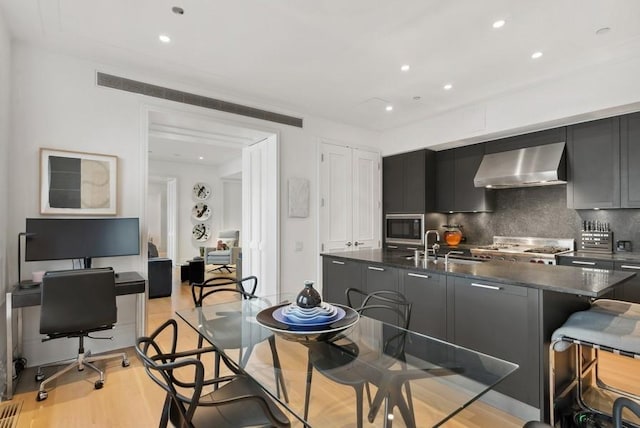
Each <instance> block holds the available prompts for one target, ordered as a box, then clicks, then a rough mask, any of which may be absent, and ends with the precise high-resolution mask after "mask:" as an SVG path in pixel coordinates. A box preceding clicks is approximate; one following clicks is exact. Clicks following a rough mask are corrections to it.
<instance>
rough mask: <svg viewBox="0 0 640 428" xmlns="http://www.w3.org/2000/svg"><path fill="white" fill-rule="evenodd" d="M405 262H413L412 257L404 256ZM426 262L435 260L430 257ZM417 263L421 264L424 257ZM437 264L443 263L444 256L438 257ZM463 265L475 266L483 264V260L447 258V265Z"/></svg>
mask: <svg viewBox="0 0 640 428" xmlns="http://www.w3.org/2000/svg"><path fill="white" fill-rule="evenodd" d="M406 259H407V260H414V256H406ZM427 260H429V261H432V262H433V261H435V259H434V258H433V257H432V256H431V257H429V258H428V259H427ZM418 261H419V262H423V261H424V257H423V256H420V260H418ZM438 262H439V263H444V256H438ZM454 263H455V264H463V265H477V264H479V263H484V260H476V259H468V258H466V259H462V258H458V257H449V264H454Z"/></svg>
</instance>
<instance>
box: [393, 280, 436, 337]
mask: <svg viewBox="0 0 640 428" xmlns="http://www.w3.org/2000/svg"><path fill="white" fill-rule="evenodd" d="M446 279H447V278H446V277H445V276H444V275H438V274H433V273H430V272H428V273H427V272H425V271H420V270H415V271H412V270H401V271H400V292H401V293H402V294H404V296H405V297H406V298H407V300H409V301H410V302H412V303H413V306H412V308H411V323H410V324H409V330H411V331H417V332H418V333H422V334H425V335H427V336H431V337H436V338H438V339H443V340H446V339H447V281H446Z"/></svg>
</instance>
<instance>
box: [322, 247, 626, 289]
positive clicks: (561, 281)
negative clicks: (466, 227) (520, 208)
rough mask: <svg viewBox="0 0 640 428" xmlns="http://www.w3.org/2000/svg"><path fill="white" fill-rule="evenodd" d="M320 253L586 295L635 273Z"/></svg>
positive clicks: (398, 255) (395, 254) (384, 254)
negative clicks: (424, 261)
mask: <svg viewBox="0 0 640 428" xmlns="http://www.w3.org/2000/svg"><path fill="white" fill-rule="evenodd" d="M321 255H322V256H330V257H335V258H342V259H348V260H356V261H361V262H370V263H376V264H382V265H386V266H390V267H396V268H402V269H411V270H419V271H427V272H433V273H441V274H446V275H452V276H459V277H464V278H473V279H479V280H485V281H492V282H499V283H504V284H511V285H520V286H524V287H533V288H537V289H542V290H550V291H556V292H560V293H569V294H575V295H581V296H588V297H601V296H602V295H604V294H605V293H607V292H608V291H610V290H612V289H613V287H614V286H616V285H618V284H621V283H623V282H625V281H626V280H628V279H629V278H632V277H633V276H635V273H631V272H622V271H613V270H605V269H593V268H580V267H574V266H550V265H542V264H535V263H513V262H507V261H497V260H496V261H493V260H491V261H487V262H480V263H474V264H463V263H455V259H449V265H448V266H447V267H446V269H445V265H444V258H442V257H441V258H439V259H438V261H437V262H434V261H433V260H432V259H429V260H428V261H427V262H426V263H423V262H419V263H418V265H416V264H415V262H414V261H413V260H408V259H407V257H406V253H400V252H397V251H386V250H380V249H378V250H359V251H340V252H333V253H324V254H321Z"/></svg>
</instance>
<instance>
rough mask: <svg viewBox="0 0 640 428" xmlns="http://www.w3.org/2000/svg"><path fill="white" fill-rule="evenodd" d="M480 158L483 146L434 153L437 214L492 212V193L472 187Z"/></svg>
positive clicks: (482, 153)
mask: <svg viewBox="0 0 640 428" xmlns="http://www.w3.org/2000/svg"><path fill="white" fill-rule="evenodd" d="M483 155H484V145H483V144H474V145H472V146H467V147H459V148H457V149H450V150H443V151H441V152H437V153H436V211H438V212H475V211H493V206H494V201H495V196H494V194H493V191H492V190H488V189H485V188H483V187H475V186H474V185H473V178H474V177H475V175H476V172H477V171H478V167H479V166H480V162H482V156H483Z"/></svg>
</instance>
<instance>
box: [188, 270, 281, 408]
mask: <svg viewBox="0 0 640 428" xmlns="http://www.w3.org/2000/svg"><path fill="white" fill-rule="evenodd" d="M232 287H233V288H232ZM257 287H258V278H256V277H255V276H248V277H246V278H242V279H240V280H237V281H236V280H234V279H230V278H211V279H209V280H207V281H205V282H203V283H201V284H198V283H194V284H191V295H192V296H193V302H194V304H195V306H196V307H201V306H202V305H203V302H204V300H205V299H206V298H207V297H209V296H213V295H218V296H221V294H220V293H225V294H230V295H232V298H241V299H255V298H256V295H255V292H256V289H257ZM238 316H240V315H239V314H229V315H227V316H224V317H220V318H216V319H212V320H206V319H202V320H201V321H200V323H201V325H202V328H204V329H206V330H209V331H212V332H215V335H216V338H217V340H218V343H221V344H222V346H221V347H222V348H223V349H225V350H229V349H238V352H239V353H240V358H239V360H240V366H241V367H244V366H245V365H246V364H247V362H248V360H249V357H250V356H251V353H252V351H253V347H254V346H255V345H257V344H258V343H260V342H264V341H265V340H267V341H268V342H269V347H270V348H271V356H272V358H273V368H274V374H275V377H276V392H277V394H278V397H280V390H281V389H282V394H283V396H284V399H285V401H287V402H288V401H289V397H288V395H287V389H286V386H285V383H284V377H283V375H282V369H281V366H280V358H279V357H278V350H277V348H276V342H275V336H274V335H273V333H271V332H269V331H267V330H265V329H264V328H262V327H259V326H258V325H256V326H255V330H252V331H250V332H248V333H247V334H244V337H243V335H242V334H241V332H240V325H241V322H240V319H239V318H238ZM247 335H248V338H247ZM203 340H204V339H203V337H202V335H198V348H202V344H203ZM244 347H246V350H244ZM220 362H221V359H220V353H218V352H216V355H215V362H214V370H215V377H219V376H220Z"/></svg>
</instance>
